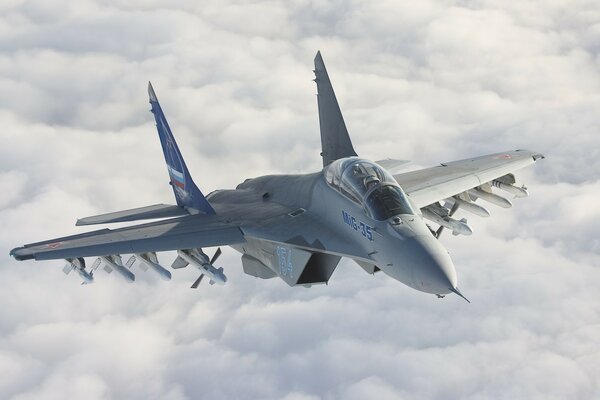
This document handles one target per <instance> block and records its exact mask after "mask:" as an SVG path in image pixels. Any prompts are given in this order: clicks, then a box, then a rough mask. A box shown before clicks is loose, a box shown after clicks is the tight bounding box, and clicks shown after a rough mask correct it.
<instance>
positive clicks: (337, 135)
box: [314, 52, 357, 165]
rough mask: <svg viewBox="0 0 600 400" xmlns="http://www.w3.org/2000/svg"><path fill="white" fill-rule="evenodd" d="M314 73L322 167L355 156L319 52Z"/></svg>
mask: <svg viewBox="0 0 600 400" xmlns="http://www.w3.org/2000/svg"><path fill="white" fill-rule="evenodd" d="M314 72H315V82H316V83H317V92H318V93H317V101H318V104H319V126H320V128H321V148H322V152H321V157H323V165H327V164H329V163H330V162H332V161H335V160H337V159H339V158H344V157H350V156H356V155H357V154H356V152H355V151H354V147H353V146H352V142H351V140H350V136H349V135H348V130H347V129H346V123H345V122H344V117H342V111H341V110H340V106H339V104H338V101H337V98H336V97H335V93H334V91H333V86H332V85H331V81H330V80H329V75H328V74H327V69H326V68H325V63H323V58H322V57H321V52H317V55H316V57H315V70H314Z"/></svg>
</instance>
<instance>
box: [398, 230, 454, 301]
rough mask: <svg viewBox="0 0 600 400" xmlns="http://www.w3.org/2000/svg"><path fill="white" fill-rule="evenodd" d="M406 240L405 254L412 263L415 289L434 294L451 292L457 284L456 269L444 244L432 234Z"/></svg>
mask: <svg viewBox="0 0 600 400" xmlns="http://www.w3.org/2000/svg"><path fill="white" fill-rule="evenodd" d="M406 242H407V243H406V244H405V245H404V249H403V255H404V256H405V257H406V258H407V259H406V262H408V263H410V264H411V265H410V267H411V269H412V280H413V284H414V287H415V289H417V290H420V291H422V292H426V293H433V294H447V293H450V292H451V291H452V289H453V288H455V287H456V284H457V278H456V270H455V269H454V264H453V263H452V260H451V259H450V255H449V254H448V252H447V251H446V249H445V248H444V246H442V245H441V244H440V243H439V242H438V241H437V239H435V238H434V237H432V236H431V237H429V236H417V237H414V238H411V239H408V240H407V241H406Z"/></svg>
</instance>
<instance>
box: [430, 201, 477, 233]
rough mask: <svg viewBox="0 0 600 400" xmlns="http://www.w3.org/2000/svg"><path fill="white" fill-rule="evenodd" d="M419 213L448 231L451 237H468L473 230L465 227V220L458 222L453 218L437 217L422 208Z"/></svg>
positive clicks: (435, 214) (467, 226)
mask: <svg viewBox="0 0 600 400" xmlns="http://www.w3.org/2000/svg"><path fill="white" fill-rule="evenodd" d="M421 211H422V212H423V217H425V218H427V219H428V220H430V221H433V222H435V223H436V224H438V225H441V226H443V227H444V228H448V229H450V230H451V231H452V234H453V235H466V236H468V235H471V234H472V233H473V230H472V229H471V227H470V226H469V225H467V220H466V219H464V218H463V219H462V220H460V221H457V220H455V219H454V218H450V217H448V216H441V215H438V214H437V213H435V212H433V211H431V210H430V209H428V208H423V209H421Z"/></svg>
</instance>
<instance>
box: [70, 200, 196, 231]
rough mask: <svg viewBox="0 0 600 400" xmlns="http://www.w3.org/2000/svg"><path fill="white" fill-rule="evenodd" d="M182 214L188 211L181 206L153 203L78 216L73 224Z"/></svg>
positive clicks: (179, 215) (109, 222)
mask: <svg viewBox="0 0 600 400" xmlns="http://www.w3.org/2000/svg"><path fill="white" fill-rule="evenodd" d="M184 215H189V213H188V212H187V211H186V210H185V209H184V208H183V207H179V206H175V205H169V204H154V205H151V206H146V207H139V208H132V209H130V210H123V211H116V212H112V213H107V214H100V215H94V216H91V217H85V218H80V219H78V220H77V223H76V224H75V225H77V226H82V225H96V224H111V223H114V222H131V221H140V220H145V219H157V218H171V217H181V216H184Z"/></svg>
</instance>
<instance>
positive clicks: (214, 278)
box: [177, 249, 227, 289]
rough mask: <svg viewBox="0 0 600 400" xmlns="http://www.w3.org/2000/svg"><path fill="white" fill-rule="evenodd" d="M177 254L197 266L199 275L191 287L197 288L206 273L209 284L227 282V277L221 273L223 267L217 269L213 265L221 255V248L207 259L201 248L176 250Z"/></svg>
mask: <svg viewBox="0 0 600 400" xmlns="http://www.w3.org/2000/svg"><path fill="white" fill-rule="evenodd" d="M177 255H178V256H179V258H181V259H182V260H183V261H185V262H187V263H188V264H191V265H193V266H194V267H196V268H198V269H199V270H200V272H201V274H200V277H198V279H196V281H195V282H194V283H193V284H192V288H193V289H195V288H197V287H198V285H199V284H200V282H202V278H204V275H207V276H208V277H209V278H210V282H209V283H210V284H211V285H214V284H215V283H216V284H219V285H224V284H225V282H227V277H226V276H225V274H224V273H223V268H218V269H217V268H215V267H214V265H213V263H214V262H215V261H216V260H217V258H219V256H220V255H221V249H218V250H217V252H216V253H215V255H214V256H213V258H212V259H211V260H209V259H208V256H207V255H206V254H204V253H203V252H202V250H201V249H189V250H177Z"/></svg>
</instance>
